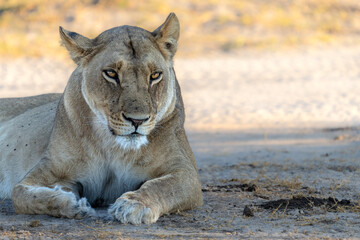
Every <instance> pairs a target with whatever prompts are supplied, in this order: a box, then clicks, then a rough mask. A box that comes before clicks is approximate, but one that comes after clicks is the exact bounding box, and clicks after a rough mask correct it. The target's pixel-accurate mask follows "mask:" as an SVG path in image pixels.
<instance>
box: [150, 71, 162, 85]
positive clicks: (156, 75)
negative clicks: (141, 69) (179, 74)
mask: <svg viewBox="0 0 360 240" xmlns="http://www.w3.org/2000/svg"><path fill="white" fill-rule="evenodd" d="M161 78H162V72H154V73H152V74H151V75H150V83H153V82H155V81H159V80H161Z"/></svg>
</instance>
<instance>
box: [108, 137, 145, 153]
mask: <svg viewBox="0 0 360 240" xmlns="http://www.w3.org/2000/svg"><path fill="white" fill-rule="evenodd" d="M115 141H116V143H117V144H119V145H120V147H121V148H123V149H124V150H138V149H140V148H141V147H142V146H144V145H146V144H147V143H148V140H147V137H146V136H144V135H141V134H131V135H127V136H116V137H115Z"/></svg>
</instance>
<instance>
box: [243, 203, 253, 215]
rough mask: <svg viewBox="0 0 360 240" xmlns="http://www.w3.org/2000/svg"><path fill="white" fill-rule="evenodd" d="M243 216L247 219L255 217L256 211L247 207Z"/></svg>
mask: <svg viewBox="0 0 360 240" xmlns="http://www.w3.org/2000/svg"><path fill="white" fill-rule="evenodd" d="M243 215H244V216H246V217H253V216H254V211H253V210H252V209H251V208H250V207H249V206H248V205H246V206H245V208H244V211H243Z"/></svg>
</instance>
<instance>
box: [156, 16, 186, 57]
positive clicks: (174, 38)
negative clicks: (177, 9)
mask: <svg viewBox="0 0 360 240" xmlns="http://www.w3.org/2000/svg"><path fill="white" fill-rule="evenodd" d="M152 35H153V36H154V37H155V39H156V42H157V43H158V44H159V47H160V49H161V50H162V52H163V53H164V54H165V55H167V56H168V57H170V58H171V57H173V56H174V55H175V53H176V49H177V42H178V40H179V36H180V23H179V20H178V18H177V17H176V15H175V13H170V14H169V16H168V17H167V18H166V20H165V22H164V23H163V24H162V25H161V26H160V27H158V28H157V29H156V30H155V31H153V32H152Z"/></svg>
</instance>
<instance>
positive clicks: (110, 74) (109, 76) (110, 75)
mask: <svg viewBox="0 0 360 240" xmlns="http://www.w3.org/2000/svg"><path fill="white" fill-rule="evenodd" d="M103 76H104V78H105V79H106V80H108V81H110V82H113V83H119V77H118V74H117V73H116V72H115V71H114V70H112V69H107V70H104V71H103Z"/></svg>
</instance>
